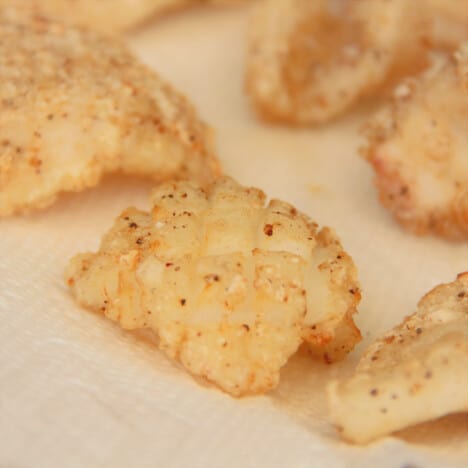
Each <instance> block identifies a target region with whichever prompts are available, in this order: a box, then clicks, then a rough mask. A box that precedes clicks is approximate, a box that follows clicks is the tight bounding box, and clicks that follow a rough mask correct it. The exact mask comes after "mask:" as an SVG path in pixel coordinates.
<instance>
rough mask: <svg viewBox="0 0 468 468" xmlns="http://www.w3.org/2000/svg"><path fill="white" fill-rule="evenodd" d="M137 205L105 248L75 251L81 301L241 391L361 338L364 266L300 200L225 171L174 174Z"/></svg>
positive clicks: (75, 289)
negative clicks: (357, 318) (200, 180)
mask: <svg viewBox="0 0 468 468" xmlns="http://www.w3.org/2000/svg"><path fill="white" fill-rule="evenodd" d="M152 202H153V207H152V210H151V212H149V213H147V212H143V211H139V210H137V209H136V208H129V209H127V210H125V211H124V212H123V213H122V214H121V215H120V216H119V218H118V219H117V220H116V222H115V224H114V226H113V227H112V229H111V230H110V231H109V232H108V233H107V234H106V235H105V236H104V238H103V240H102V243H101V246H100V249H99V251H98V252H97V253H85V254H81V255H78V256H76V257H75V258H73V259H72V260H71V262H70V264H69V267H68V270H67V273H66V278H67V282H68V284H69V285H70V287H71V290H72V293H73V295H74V296H75V298H76V299H77V301H78V302H79V303H80V304H82V305H83V306H85V307H88V308H90V309H92V310H95V311H101V312H102V313H104V314H105V315H106V316H107V317H109V318H110V319H112V320H115V321H117V322H118V323H120V325H121V326H122V327H123V328H126V329H141V328H147V329H150V330H152V331H153V332H155V333H156V335H157V336H158V337H159V346H160V348H161V349H162V350H163V351H164V352H165V353H167V355H169V356H170V357H171V358H173V359H175V360H177V361H180V362H181V363H182V364H183V366H184V367H185V368H186V369H187V370H189V371H190V372H191V373H192V374H194V375H196V376H201V377H204V378H205V379H207V380H208V381H210V382H212V383H214V384H216V385H217V386H219V387H220V388H222V389H223V390H224V391H226V392H228V393H230V394H231V395H235V396H242V395H245V394H255V393H261V392H266V391H268V390H270V389H271V388H273V387H275V386H276V385H277V383H278V380H279V372H280V369H281V367H282V366H283V365H284V364H286V362H287V360H288V358H289V357H290V356H291V355H293V354H294V353H295V352H296V351H297V349H298V348H299V346H300V345H301V344H302V343H305V346H308V347H309V349H310V351H311V353H312V354H314V355H316V356H318V357H319V358H321V359H323V360H325V361H326V362H331V361H334V360H337V359H341V358H343V357H344V356H345V355H346V353H347V352H348V351H350V350H351V349H352V348H353V347H354V345H355V343H356V342H357V341H359V339H360V333H359V330H358V329H357V328H356V326H355V324H354V322H353V318H352V316H353V314H354V313H355V312H356V307H357V304H358V302H359V300H360V290H359V284H358V281H357V273H356V268H355V266H354V264H353V261H352V259H351V258H350V257H349V256H348V254H346V252H344V250H343V248H342V247H341V244H340V242H339V241H338V239H337V237H336V236H335V234H334V233H333V231H331V230H330V229H328V228H323V229H322V230H318V228H317V225H316V224H315V223H313V222H311V220H310V219H309V218H308V217H306V216H305V215H303V214H301V213H299V212H298V211H297V210H296V209H295V208H293V207H292V206H291V205H289V204H287V203H285V202H282V201H279V200H271V201H270V202H269V203H268V204H267V205H265V195H264V193H263V192H261V191H260V190H258V189H254V188H246V187H242V186H240V185H238V184H237V183H236V182H234V181H233V180H232V179H229V178H219V179H218V180H217V181H215V182H214V183H213V184H212V185H211V186H209V187H208V188H207V189H205V190H202V189H201V188H200V186H198V185H196V184H195V183H193V182H184V181H181V182H167V183H164V184H162V185H161V186H160V187H159V188H158V189H156V190H155V191H154V193H153V196H152Z"/></svg>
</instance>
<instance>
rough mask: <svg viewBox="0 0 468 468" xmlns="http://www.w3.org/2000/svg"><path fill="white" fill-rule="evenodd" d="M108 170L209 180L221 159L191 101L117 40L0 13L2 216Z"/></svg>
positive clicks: (96, 178) (13, 12) (10, 12)
mask: <svg viewBox="0 0 468 468" xmlns="http://www.w3.org/2000/svg"><path fill="white" fill-rule="evenodd" d="M113 171H122V172H124V173H129V174H136V175H146V176H149V177H152V178H154V179H156V180H162V179H167V178H168V177H174V176H179V175H181V176H187V175H191V176H192V177H195V178H196V179H198V180H200V181H209V180H210V179H211V178H212V177H213V176H215V175H217V174H218V173H219V164H218V162H217V159H216V157H215V156H214V154H213V151H212V149H211V136H210V132H209V130H208V129H207V127H206V126H205V125H204V124H203V123H202V122H201V121H200V120H199V119H198V117H197V115H196V112H195V110H194V108H193V107H192V105H191V104H190V103H189V102H188V101H187V99H186V98H185V97H184V96H182V95H181V94H179V93H178V92H176V91H175V90H174V89H172V87H171V86H169V85H168V84H167V83H165V82H164V81H163V80H161V79H160V78H159V77H158V76H157V75H156V74H155V73H153V72H152V71H151V70H149V69H148V68H146V67H145V66H144V65H142V64H140V63H139V62H138V60H137V59H136V58H135V57H133V55H131V54H130V52H129V51H128V50H127V48H126V47H125V46H124V45H123V44H122V43H121V42H120V41H118V40H117V39H107V38H104V37H102V36H100V35H99V34H97V33H94V32H92V31H85V30H82V29H78V28H74V27H70V26H63V25H62V24H61V23H57V22H55V21H51V20H48V19H45V18H44V17H42V16H35V15H32V16H28V15H24V14H23V12H19V11H18V10H16V9H0V216H5V215H10V214H12V213H16V212H22V211H27V210H29V209H31V208H42V207H45V206H47V205H50V204H51V203H52V202H53V201H54V199H55V198H56V196H57V194H58V193H59V192H61V191H79V190H82V189H84V188H86V187H91V186H93V185H96V184H97V183H98V181H99V179H100V178H101V176H102V175H103V174H104V173H107V172H113Z"/></svg>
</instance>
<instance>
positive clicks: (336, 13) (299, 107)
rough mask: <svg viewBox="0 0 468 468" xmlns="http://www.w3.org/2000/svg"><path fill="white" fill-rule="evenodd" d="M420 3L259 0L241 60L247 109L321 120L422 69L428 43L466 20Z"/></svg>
mask: <svg viewBox="0 0 468 468" xmlns="http://www.w3.org/2000/svg"><path fill="white" fill-rule="evenodd" d="M431 1H432V2H433V3H434V5H433V7H432V8H431V5H430V3H429V2H431ZM447 1H448V2H449V3H450V2H451V1H453V0H447ZM423 2H427V3H426V4H425V5H424V4H423V5H419V4H418V8H415V6H414V4H413V3H412V2H408V1H407V0H314V1H310V0H262V1H261V2H260V3H259V4H258V6H257V8H256V10H255V13H254V15H253V17H252V19H251V24H250V35H249V53H248V59H247V76H246V87H247V93H248V94H249V96H250V98H251V100H252V102H253V104H254V107H255V108H256V110H257V111H258V113H259V114H260V116H261V117H263V118H265V119H267V120H273V121H279V122H285V123H289V124H297V125H310V124H320V123H324V122H327V121H329V120H331V119H333V118H335V117H337V116H339V115H341V114H343V113H344V112H345V111H347V110H348V109H349V108H350V107H351V106H352V105H353V104H355V103H356V102H357V101H359V100H360V99H361V98H364V97H368V96H373V95H381V94H385V92H386V90H388V88H389V86H391V84H392V83H394V82H395V81H396V80H398V79H401V78H402V77H404V76H407V75H410V74H413V73H415V72H418V71H420V70H422V69H424V68H425V67H427V66H428V64H429V52H430V50H431V49H432V47H450V46H452V47H453V43H454V41H460V40H462V39H465V40H466V39H468V21H466V22H464V21H463V20H461V19H459V18H456V19H454V18H453V15H452V16H451V15H449V13H451V10H450V11H449V12H446V9H443V8H442V7H441V6H440V5H437V4H435V2H436V0H421V2H420V3H423ZM457 4H458V3H457ZM464 8H465V7H464V6H461V9H464ZM436 13H440V15H439V16H436ZM436 18H437V21H436ZM453 24H455V26H452V25H453ZM446 34H450V37H445V35H446Z"/></svg>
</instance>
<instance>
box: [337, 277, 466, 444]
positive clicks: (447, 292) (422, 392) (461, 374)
mask: <svg viewBox="0 0 468 468" xmlns="http://www.w3.org/2000/svg"><path fill="white" fill-rule="evenodd" d="M328 390H329V403H330V411H331V417H332V420H333V422H334V423H336V424H337V426H338V429H339V430H340V431H341V433H342V434H343V436H344V437H345V438H346V439H348V440H350V441H352V442H357V443H367V442H370V441H372V440H373V439H376V438H378V437H381V436H384V435H386V434H390V433H392V432H394V431H397V430H400V429H403V428H405V427H408V426H411V425H414V424H418V423H421V422H424V421H429V420H431V419H436V418H439V417H441V416H444V415H446V414H449V413H457V412H468V272H467V273H463V274H460V275H459V276H458V278H457V279H456V281H454V282H453V283H449V284H443V285H441V286H438V287H436V288H434V289H433V290H432V291H430V292H429V293H428V294H427V295H426V296H424V297H423V299H422V300H421V301H420V302H419V304H418V310H417V312H416V313H414V314H413V315H410V316H409V317H407V318H406V319H405V320H404V322H403V323H402V324H401V325H399V326H397V327H395V328H394V329H393V330H391V331H390V332H388V333H386V334H385V335H384V336H382V337H381V338H380V339H378V340H377V341H376V342H375V343H373V344H372V345H371V346H370V347H369V348H368V349H367V351H366V352H365V353H364V355H363V357H362V359H361V361H360V363H359V365H358V368H357V369H356V372H355V374H354V375H353V376H352V377H350V378H348V379H346V380H344V381H341V382H338V381H335V382H333V383H331V384H330V387H329V389H328Z"/></svg>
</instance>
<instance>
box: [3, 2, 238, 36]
mask: <svg viewBox="0 0 468 468" xmlns="http://www.w3.org/2000/svg"><path fill="white" fill-rule="evenodd" d="M237 1H241V0H237ZM234 2H236V0H131V1H128V0H78V1H76V0H0V7H18V6H21V7H22V8H23V9H25V10H28V11H30V12H33V13H35V14H42V15H46V16H48V17H49V18H53V19H56V20H58V21H61V22H64V23H67V24H71V25H78V26H84V27H88V28H90V29H93V30H95V31H100V32H102V33H106V34H115V33H119V32H121V31H124V30H127V29H130V28H132V27H134V26H136V25H138V24H140V23H142V22H143V21H145V20H146V19H148V18H155V17H157V16H160V15H163V14H165V13H167V12H168V11H172V10H175V9H179V8H182V7H184V6H189V5H197V4H198V5H199V4H204V3H215V4H218V3H221V4H223V3H234Z"/></svg>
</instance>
